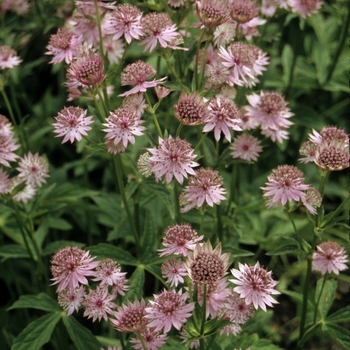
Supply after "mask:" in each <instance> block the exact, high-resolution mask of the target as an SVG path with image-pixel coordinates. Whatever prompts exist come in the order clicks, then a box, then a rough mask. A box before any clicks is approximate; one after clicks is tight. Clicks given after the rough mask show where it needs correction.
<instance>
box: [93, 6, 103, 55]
mask: <svg viewBox="0 0 350 350" xmlns="http://www.w3.org/2000/svg"><path fill="white" fill-rule="evenodd" d="M94 4H95V12H96V20H97V28H98V36H99V39H100V40H99V49H100V55H101V57H103V56H104V55H103V41H102V39H103V36H102V29H101V17H100V11H99V8H98V4H97V0H94Z"/></svg>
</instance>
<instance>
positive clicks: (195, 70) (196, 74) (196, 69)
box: [194, 28, 206, 90]
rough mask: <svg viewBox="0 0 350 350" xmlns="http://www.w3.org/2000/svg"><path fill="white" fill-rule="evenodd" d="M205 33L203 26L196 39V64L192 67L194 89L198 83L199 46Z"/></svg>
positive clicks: (197, 86)
mask: <svg viewBox="0 0 350 350" xmlns="http://www.w3.org/2000/svg"><path fill="white" fill-rule="evenodd" d="M205 33H206V28H204V29H203V30H202V33H201V36H200V38H199V40H198V41H197V52H196V66H195V67H194V81H195V87H196V90H198V88H199V85H198V62H199V57H198V56H199V50H200V48H201V43H202V40H203V38H204V34H205ZM202 61H203V57H202Z"/></svg>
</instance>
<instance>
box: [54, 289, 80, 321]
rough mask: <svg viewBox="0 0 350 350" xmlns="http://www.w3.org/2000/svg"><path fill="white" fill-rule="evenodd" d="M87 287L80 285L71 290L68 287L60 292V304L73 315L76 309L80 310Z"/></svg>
mask: <svg viewBox="0 0 350 350" xmlns="http://www.w3.org/2000/svg"><path fill="white" fill-rule="evenodd" d="M84 296H85V287H84V286H80V287H78V288H75V289H73V290H71V289H70V288H66V289H63V290H61V291H60V292H58V296H57V298H58V304H59V305H60V306H61V307H62V308H63V309H64V310H66V311H67V314H68V316H69V315H71V314H72V313H73V312H74V310H75V311H76V312H78V311H79V308H80V306H81V304H82V303H83V301H84Z"/></svg>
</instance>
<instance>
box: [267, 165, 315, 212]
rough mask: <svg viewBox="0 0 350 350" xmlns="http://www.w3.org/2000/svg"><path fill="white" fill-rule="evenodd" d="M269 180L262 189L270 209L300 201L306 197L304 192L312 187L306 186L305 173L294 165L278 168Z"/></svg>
mask: <svg viewBox="0 0 350 350" xmlns="http://www.w3.org/2000/svg"><path fill="white" fill-rule="evenodd" d="M267 179H268V182H267V183H266V187H261V188H262V190H263V191H264V197H268V204H267V205H268V207H273V206H276V205H285V204H286V203H287V202H290V201H292V200H295V201H300V200H301V199H302V198H303V197H305V193H304V192H303V191H304V190H307V189H308V188H309V187H310V186H309V185H305V184H304V178H303V173H302V172H301V171H300V170H299V169H298V168H296V167H295V166H293V165H280V166H278V168H277V169H273V170H272V174H271V175H270V176H268V178H267Z"/></svg>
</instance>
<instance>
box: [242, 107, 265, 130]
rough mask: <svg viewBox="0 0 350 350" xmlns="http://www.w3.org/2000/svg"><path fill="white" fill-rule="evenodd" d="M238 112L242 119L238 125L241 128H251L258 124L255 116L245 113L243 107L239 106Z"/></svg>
mask: <svg viewBox="0 0 350 350" xmlns="http://www.w3.org/2000/svg"><path fill="white" fill-rule="evenodd" d="M240 112H241V120H242V121H241V123H240V125H239V126H240V127H241V128H242V130H253V129H256V128H257V127H258V126H259V125H260V124H259V122H258V121H257V120H256V119H255V118H253V117H251V116H250V115H248V114H247V110H246V109H245V107H242V108H240Z"/></svg>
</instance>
